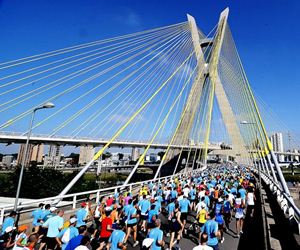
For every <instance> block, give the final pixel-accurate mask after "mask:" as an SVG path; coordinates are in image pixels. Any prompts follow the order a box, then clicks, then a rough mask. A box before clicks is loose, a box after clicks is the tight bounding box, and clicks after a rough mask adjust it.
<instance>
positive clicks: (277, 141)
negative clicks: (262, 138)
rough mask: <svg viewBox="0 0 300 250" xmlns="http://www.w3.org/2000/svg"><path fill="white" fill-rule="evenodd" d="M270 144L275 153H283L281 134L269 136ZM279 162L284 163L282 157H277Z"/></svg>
mask: <svg viewBox="0 0 300 250" xmlns="http://www.w3.org/2000/svg"><path fill="white" fill-rule="evenodd" d="M271 143H272V145H273V150H274V151H275V152H283V138H282V133H275V134H273V135H272V136H271ZM278 160H279V161H281V162H282V161H284V155H279V156H278Z"/></svg>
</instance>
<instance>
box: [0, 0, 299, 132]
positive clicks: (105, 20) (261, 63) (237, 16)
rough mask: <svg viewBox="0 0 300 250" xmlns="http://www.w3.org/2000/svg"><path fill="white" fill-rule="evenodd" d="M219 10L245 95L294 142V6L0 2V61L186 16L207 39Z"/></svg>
mask: <svg viewBox="0 0 300 250" xmlns="http://www.w3.org/2000/svg"><path fill="white" fill-rule="evenodd" d="M227 6H229V8H230V16H229V23H230V26H231V30H232V33H233V36H234V38H235V41H236V44H237V47H238V50H239V53H240V56H241V58H242V61H243V64H244V67H245V70H246V73H247V75H248V79H249V80H250V84H251V86H252V88H253V90H254V91H255V93H256V94H257V95H258V96H260V97H261V98H262V99H263V100H264V101H265V102H266V103H267V104H268V106H270V107H272V109H273V110H274V111H275V112H276V114H278V116H279V117H280V119H281V120H283V121H285V123H286V124H287V126H288V127H289V128H290V129H291V130H293V131H295V132H296V133H297V134H298V135H300V118H299V115H298V113H299V110H300V102H299V93H300V85H299V79H300V71H299V70H298V68H299V65H300V57H299V54H300V53H299V52H300V48H299V44H300V29H299V24H300V22H299V17H298V16H297V15H298V13H299V11H300V2H299V1H296V0H289V1H279V0H272V1H271V0H269V1H256V0H249V1H248V0H243V1H241V0H240V1H238V0H227V1H223V0H210V1H200V0H191V1H183V0H181V1H156V0H152V1H141V0H137V1H122V0H119V1H112V0H110V1H102V0H59V1H53V0H52V1H51V0H0V27H1V28H0V38H1V46H0V62H4V61H7V60H12V59H17V58H21V57H25V56H29V55H34V54H38V53H42V52H45V51H50V50H55V49H59V48H64V47H68V46H72V45H76V44H81V43H86V42H91V41H94V40H99V39H103V38H108V37H113V36H118V35H123V34H127V33H132V32H137V31H142V30H146V29H151V28H155V27H160V26H165V25H169V24H173V23H179V22H183V21H185V20H186V13H190V14H191V15H193V16H194V17H195V18H196V21H197V24H198V26H199V27H200V28H201V29H202V30H203V31H204V32H205V33H207V32H209V31H210V30H211V28H212V27H213V26H214V25H215V24H216V22H217V20H218V16H219V13H220V12H221V11H222V10H223V9H224V8H225V7H227Z"/></svg>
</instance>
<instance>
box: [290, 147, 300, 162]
mask: <svg viewBox="0 0 300 250" xmlns="http://www.w3.org/2000/svg"><path fill="white" fill-rule="evenodd" d="M299 152H300V151H299V150H297V149H293V150H292V153H295V154H299ZM292 160H293V161H299V156H298V155H295V156H293V157H292Z"/></svg>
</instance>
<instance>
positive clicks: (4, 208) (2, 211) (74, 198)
mask: <svg viewBox="0 0 300 250" xmlns="http://www.w3.org/2000/svg"><path fill="white" fill-rule="evenodd" d="M199 171H201V170H196V171H193V173H198V172H199ZM190 173H191V172H187V173H179V174H176V175H169V176H165V177H161V178H157V179H150V180H145V181H140V182H135V183H129V184H127V185H119V186H113V187H108V188H102V189H96V190H91V191H85V192H79V193H73V194H66V195H60V196H59V195H58V196H53V197H47V198H42V199H36V200H34V201H25V202H20V203H19V205H18V210H24V209H28V208H33V207H34V208H36V207H37V205H38V204H39V203H51V204H53V203H54V202H56V201H59V202H61V201H63V200H66V199H70V200H69V202H72V208H73V209H75V208H76V204H77V203H78V201H79V200H82V199H83V198H86V196H87V195H89V196H95V198H96V203H98V202H99V199H100V196H101V195H105V194H107V193H113V192H115V190H116V189H122V190H129V191H130V192H132V190H134V189H135V188H137V187H138V186H141V185H142V184H143V183H145V182H154V183H159V182H162V181H165V182H167V181H168V180H171V179H172V178H174V177H176V176H177V177H182V176H185V175H187V174H190ZM55 205H56V206H58V207H59V203H57V204H55ZM13 208H14V204H6V205H1V206H0V225H2V224H3V220H4V216H5V215H6V214H8V213H9V212H10V211H12V210H13Z"/></svg>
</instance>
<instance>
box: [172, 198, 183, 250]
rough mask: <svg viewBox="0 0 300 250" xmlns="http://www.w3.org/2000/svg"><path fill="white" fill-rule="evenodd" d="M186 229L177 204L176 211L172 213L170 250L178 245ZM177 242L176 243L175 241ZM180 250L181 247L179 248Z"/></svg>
mask: <svg viewBox="0 0 300 250" xmlns="http://www.w3.org/2000/svg"><path fill="white" fill-rule="evenodd" d="M183 228H184V224H183V223H182V221H181V212H180V210H179V204H178V203H176V204H175V209H174V211H173V212H172V217H171V228H170V231H171V239H170V249H172V248H173V246H175V245H178V244H179V241H180V239H181V234H182V230H183ZM175 238H176V240H175V241H174V239H175ZM178 248H179V247H178Z"/></svg>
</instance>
